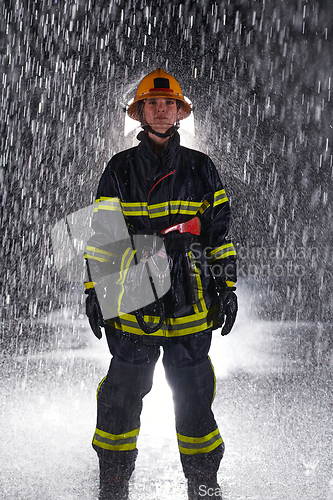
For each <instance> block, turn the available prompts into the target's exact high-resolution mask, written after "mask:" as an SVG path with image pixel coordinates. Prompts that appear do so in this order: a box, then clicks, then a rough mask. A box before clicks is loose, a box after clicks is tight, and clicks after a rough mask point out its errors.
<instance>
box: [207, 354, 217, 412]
mask: <svg viewBox="0 0 333 500" xmlns="http://www.w3.org/2000/svg"><path fill="white" fill-rule="evenodd" d="M207 358H208V361H209V363H210V366H211V367H212V370H213V375H214V390H213V397H212V404H213V401H214V399H215V394H216V376H215V370H214V366H213V363H212V360H211V359H210V357H209V356H208V354H207Z"/></svg>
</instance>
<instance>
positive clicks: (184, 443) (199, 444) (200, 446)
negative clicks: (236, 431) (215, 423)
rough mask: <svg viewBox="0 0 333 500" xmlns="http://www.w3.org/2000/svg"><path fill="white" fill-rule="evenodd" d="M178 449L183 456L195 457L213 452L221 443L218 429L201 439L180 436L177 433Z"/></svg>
mask: <svg viewBox="0 0 333 500" xmlns="http://www.w3.org/2000/svg"><path fill="white" fill-rule="evenodd" d="M177 439H178V448H179V451H180V453H183V455H196V454H198V453H208V452H209V451H212V450H215V448H217V447H218V446H219V445H220V444H222V443H223V439H222V438H221V435H220V432H219V430H218V429H215V431H213V432H211V433H210V434H207V435H206V436H202V437H199V438H198V437H189V436H182V435H181V434H179V433H178V432H177Z"/></svg>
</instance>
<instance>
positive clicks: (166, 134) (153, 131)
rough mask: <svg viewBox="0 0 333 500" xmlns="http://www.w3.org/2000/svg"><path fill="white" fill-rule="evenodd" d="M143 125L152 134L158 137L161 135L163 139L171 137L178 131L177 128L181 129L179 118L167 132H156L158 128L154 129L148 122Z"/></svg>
mask: <svg viewBox="0 0 333 500" xmlns="http://www.w3.org/2000/svg"><path fill="white" fill-rule="evenodd" d="M141 127H142V128H143V130H145V131H147V132H150V133H151V134H154V135H156V136H157V137H161V138H162V139H166V138H167V137H171V136H172V135H173V134H174V133H175V132H176V130H178V129H179V121H178V120H177V122H176V124H175V125H172V127H170V128H169V129H168V130H167V131H166V132H165V133H162V132H156V130H154V129H153V128H152V127H151V126H150V125H148V124H143V123H141Z"/></svg>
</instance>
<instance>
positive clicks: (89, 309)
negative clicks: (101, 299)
mask: <svg viewBox="0 0 333 500" xmlns="http://www.w3.org/2000/svg"><path fill="white" fill-rule="evenodd" d="M85 293H87V294H88V297H87V298H86V314H87V316H88V319H89V324H90V326H91V329H92V331H93V332H94V335H95V336H96V337H97V338H98V339H99V340H100V339H101V338H102V331H101V328H100V327H101V326H104V324H105V323H104V319H103V315H102V311H101V308H100V305H99V303H98V299H97V295H96V292H95V290H94V288H89V290H86V292H85Z"/></svg>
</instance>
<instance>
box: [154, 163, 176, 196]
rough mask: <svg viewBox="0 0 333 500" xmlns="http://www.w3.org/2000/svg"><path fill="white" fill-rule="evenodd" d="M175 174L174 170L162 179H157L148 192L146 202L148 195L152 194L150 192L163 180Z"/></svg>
mask: <svg viewBox="0 0 333 500" xmlns="http://www.w3.org/2000/svg"><path fill="white" fill-rule="evenodd" d="M175 172H176V170H173V171H172V172H169V173H168V174H166V175H164V177H162V178H161V179H159V180H158V181H157V182H155V184H154V185H153V187H152V188H151V190H150V191H149V193H148V196H147V202H148V199H149V196H150V193H151V192H152V190H153V189H154V188H155V187H156V186H157V184H158V183H159V182H161V181H163V179H165V178H166V177H168V176H169V175H172V174H174V173H175Z"/></svg>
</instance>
